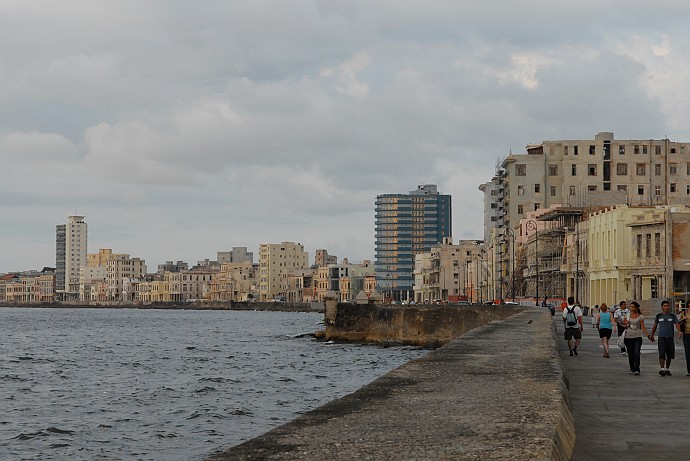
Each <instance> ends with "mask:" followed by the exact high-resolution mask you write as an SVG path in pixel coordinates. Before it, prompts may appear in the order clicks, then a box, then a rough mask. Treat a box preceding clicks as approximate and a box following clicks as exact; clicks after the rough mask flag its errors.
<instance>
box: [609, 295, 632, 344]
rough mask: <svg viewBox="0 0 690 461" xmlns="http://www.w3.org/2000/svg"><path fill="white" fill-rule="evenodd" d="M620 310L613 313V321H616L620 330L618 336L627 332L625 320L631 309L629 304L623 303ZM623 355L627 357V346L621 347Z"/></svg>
mask: <svg viewBox="0 0 690 461" xmlns="http://www.w3.org/2000/svg"><path fill="white" fill-rule="evenodd" d="M619 306H620V307H619V308H618V309H617V310H616V312H614V313H613V320H615V321H616V326H617V328H618V336H620V335H622V334H623V332H624V331H625V325H624V324H625V319H626V318H627V317H628V315H630V309H628V303H626V302H625V301H621V302H620V304H619ZM621 354H622V355H625V346H623V347H621Z"/></svg>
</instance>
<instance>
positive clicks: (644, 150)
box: [642, 145, 647, 155]
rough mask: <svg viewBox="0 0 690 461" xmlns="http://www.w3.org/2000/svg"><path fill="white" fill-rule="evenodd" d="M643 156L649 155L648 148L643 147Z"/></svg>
mask: <svg viewBox="0 0 690 461" xmlns="http://www.w3.org/2000/svg"><path fill="white" fill-rule="evenodd" d="M642 155H647V146H646V145H644V146H642Z"/></svg>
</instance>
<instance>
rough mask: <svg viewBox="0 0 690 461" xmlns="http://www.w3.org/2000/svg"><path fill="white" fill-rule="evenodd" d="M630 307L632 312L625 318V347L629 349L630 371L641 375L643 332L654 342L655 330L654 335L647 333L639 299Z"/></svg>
mask: <svg viewBox="0 0 690 461" xmlns="http://www.w3.org/2000/svg"><path fill="white" fill-rule="evenodd" d="M630 307H631V308H630V309H629V311H630V313H629V314H628V315H626V316H625V317H624V318H623V327H624V328H625V330H624V331H625V348H626V349H627V350H628V364H629V365H630V371H629V372H628V373H630V374H635V375H636V376H639V375H640V351H641V350H642V332H644V334H645V335H646V336H647V338H648V339H649V340H650V341H652V342H654V336H653V334H654V332H653V331H652V335H650V334H648V333H647V327H646V326H645V324H644V315H642V312H640V305H639V304H638V303H637V301H633V302H631V303H630ZM621 334H622V333H621Z"/></svg>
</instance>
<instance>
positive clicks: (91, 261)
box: [86, 248, 127, 267]
mask: <svg viewBox="0 0 690 461" xmlns="http://www.w3.org/2000/svg"><path fill="white" fill-rule="evenodd" d="M120 256H127V255H126V254H124V253H113V250H112V249H111V248H100V249H99V250H98V252H97V253H87V254H86V266H88V267H105V266H106V265H107V263H108V261H110V260H111V259H116V258H118V257H120Z"/></svg>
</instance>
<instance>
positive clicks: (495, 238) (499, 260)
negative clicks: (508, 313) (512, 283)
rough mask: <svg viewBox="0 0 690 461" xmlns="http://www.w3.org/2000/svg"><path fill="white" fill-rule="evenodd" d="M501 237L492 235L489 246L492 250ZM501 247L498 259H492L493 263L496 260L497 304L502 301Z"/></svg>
mask: <svg viewBox="0 0 690 461" xmlns="http://www.w3.org/2000/svg"><path fill="white" fill-rule="evenodd" d="M502 237H503V236H502V235H500V234H499V235H494V236H493V237H492V238H491V244H492V247H493V248H496V243H497V242H499V243H500V240H501V238H502ZM501 258H502V256H501V247H500V246H499V247H498V258H495V259H494V263H495V262H496V259H498V302H499V304H500V303H501V302H502V301H503V261H501Z"/></svg>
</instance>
